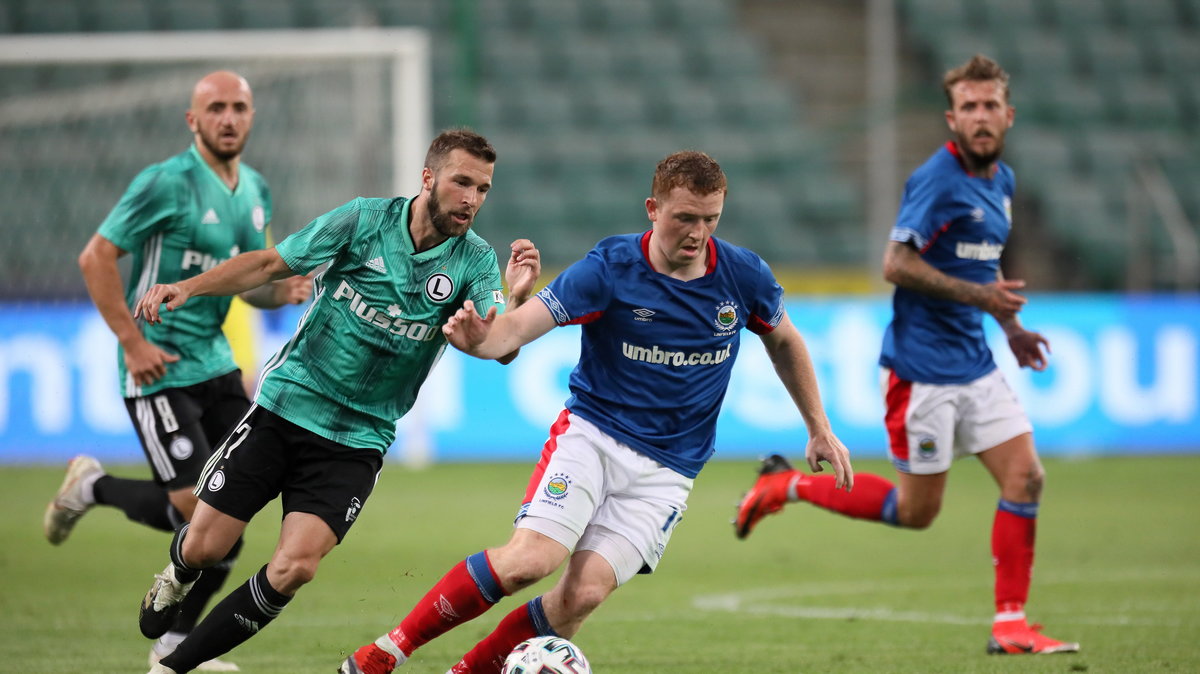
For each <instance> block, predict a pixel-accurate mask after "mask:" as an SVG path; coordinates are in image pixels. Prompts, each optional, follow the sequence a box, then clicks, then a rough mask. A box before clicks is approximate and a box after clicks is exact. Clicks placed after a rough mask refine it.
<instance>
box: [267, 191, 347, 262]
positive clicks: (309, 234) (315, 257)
mask: <svg viewBox="0 0 1200 674" xmlns="http://www.w3.org/2000/svg"><path fill="white" fill-rule="evenodd" d="M359 202H360V199H354V200H353V201H349V202H347V203H345V204H342V205H341V206H338V207H337V208H335V209H333V210H332V211H329V212H328V213H326V214H324V215H321V216H318V217H317V218H316V219H315V220H313V221H312V222H310V223H308V224H307V225H305V226H304V228H303V229H301V230H300V231H298V232H296V233H295V234H292V235H291V236H289V237H287V238H286V239H284V240H283V241H280V242H279V244H278V245H277V246H275V250H276V251H277V252H278V253H279V256H280V257H282V258H283V261H284V263H285V264H287V266H288V268H289V269H291V270H292V271H294V272H296V273H297V274H307V273H308V272H310V271H312V270H314V269H316V268H317V267H319V266H321V265H323V264H325V263H326V262H328V261H330V260H332V259H333V258H335V257H337V255H338V253H340V252H342V251H343V250H345V249H346V248H347V247H349V246H350V244H351V242H352V241H353V239H354V235H355V232H356V231H357V229H358V220H359V214H360V212H361V211H360V203H359Z"/></svg>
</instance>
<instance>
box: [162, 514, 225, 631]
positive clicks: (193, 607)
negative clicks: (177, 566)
mask: <svg viewBox="0 0 1200 674" xmlns="http://www.w3.org/2000/svg"><path fill="white" fill-rule="evenodd" d="M241 550H242V539H240V538H239V539H237V542H236V543H234V544H233V547H232V548H230V550H229V554H227V555H225V559H222V560H221V561H219V562H217V563H216V564H215V565H213V566H210V567H208V568H207V569H205V570H204V575H202V576H200V578H199V579H198V580H196V584H195V585H193V586H192V591H191V592H188V595H187V596H186V597H184V599H183V605H182V606H180V607H179V617H177V618H176V619H175V624H174V625H172V626H171V631H172V632H180V633H182V634H187V633H189V632H191V631H192V630H193V629H194V628H195V627H196V621H197V620H199V619H200V614H201V613H203V612H204V607H205V606H207V605H208V600H209V599H211V598H212V596H213V595H214V594H216V593H217V591H218V590H220V589H221V586H222V585H224V584H225V580H226V579H227V578H229V572H230V571H232V570H233V563H234V562H236V561H237V557H238V553H239V552H241Z"/></svg>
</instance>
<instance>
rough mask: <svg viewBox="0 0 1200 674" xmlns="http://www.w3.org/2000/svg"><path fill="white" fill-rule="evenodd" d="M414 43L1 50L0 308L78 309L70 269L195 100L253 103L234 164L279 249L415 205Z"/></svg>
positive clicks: (317, 33) (193, 36) (68, 44)
mask: <svg viewBox="0 0 1200 674" xmlns="http://www.w3.org/2000/svg"><path fill="white" fill-rule="evenodd" d="M428 54H429V41H428V37H427V35H426V33H425V32H424V31H423V30H420V29H415V28H396V29H366V28H364V29H348V30H311V31H262V32H259V31H229V32H221V31H204V32H172V33H120V34H69V35H24V36H22V35H18V36H6V37H5V39H4V40H0V148H3V150H2V151H0V203H3V204H4V205H5V207H4V209H2V210H0V219H2V222H0V227H2V228H3V231H4V242H3V245H0V301H8V302H13V301H16V302H20V303H26V302H44V301H49V300H59V299H79V298H84V297H86V292H85V289H84V287H83V282H82V279H81V277H80V274H79V272H78V269H77V267H76V263H75V259H76V256H77V255H78V254H79V251H80V250H81V249H82V248H83V246H84V244H85V243H86V242H87V240H88V238H89V237H90V236H91V235H92V234H93V233H94V232H95V230H96V227H97V226H98V225H99V224H100V222H101V220H102V219H103V218H104V216H105V215H106V214H107V213H108V211H109V209H111V208H112V206H113V205H114V204H115V203H116V201H117V199H118V198H119V197H120V195H121V194H122V193H123V192H124V190H125V188H126V187H127V186H128V184H129V182H130V180H132V178H133V177H134V176H135V175H136V174H137V173H138V172H139V171H140V170H141V169H143V168H144V167H146V166H147V165H149V164H152V163H155V162H159V161H162V160H164V159H166V158H167V157H170V156H172V155H174V154H177V153H179V152H181V151H183V150H184V149H185V148H186V147H187V146H188V144H189V143H190V140H191V134H190V132H189V131H188V130H187V126H186V123H185V121H184V112H185V111H186V109H187V107H188V105H189V103H190V97H191V90H192V86H193V85H194V84H195V82H196V80H198V79H199V78H200V77H202V76H203V75H204V74H205V73H207V72H210V71H212V70H217V69H229V70H235V71H237V72H239V73H241V74H242V75H244V76H245V77H246V79H247V80H248V81H249V82H250V86H251V88H252V89H253V91H254V102H255V108H256V115H255V123H254V130H253V131H252V132H251V134H250V139H249V142H248V143H247V145H246V151H245V154H244V156H243V158H244V161H245V162H246V163H247V164H249V165H251V166H253V167H254V168H255V169H257V170H258V171H259V172H261V173H262V174H263V176H264V177H265V178H266V179H267V182H268V183H269V184H270V186H271V191H272V196H273V202H274V216H273V218H272V232H273V235H274V238H275V240H279V239H281V238H282V237H284V236H286V235H287V234H289V233H291V232H293V231H295V230H296V229H298V228H299V227H301V226H303V225H304V224H306V223H307V222H308V221H309V220H311V219H312V218H313V217H315V216H317V215H319V214H321V213H324V212H325V211H328V210H330V209H332V208H334V207H335V206H337V205H339V204H342V203H344V202H346V201H348V200H349V199H351V198H353V197H355V196H394V195H408V194H414V193H415V191H416V189H417V188H418V187H419V179H420V168H421V164H422V161H423V159H424V151H425V147H426V145H427V144H428V142H429V137H430V130H431V102H430V101H431V99H430V91H429V75H428V69H429V56H428Z"/></svg>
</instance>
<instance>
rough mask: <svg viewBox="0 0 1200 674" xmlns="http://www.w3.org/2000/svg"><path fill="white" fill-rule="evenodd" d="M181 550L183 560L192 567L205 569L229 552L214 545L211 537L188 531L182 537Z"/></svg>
mask: <svg viewBox="0 0 1200 674" xmlns="http://www.w3.org/2000/svg"><path fill="white" fill-rule="evenodd" d="M181 550H182V552H183V561H185V562H187V565H188V566H190V567H192V568H193V569H207V568H208V567H210V566H212V565H214V564H216V563H217V562H219V561H221V560H222V559H225V555H226V554H228V553H229V550H227V549H225V548H223V547H221V546H217V545H215V544H214V542H213V541H212V540H211V539H207V538H205V537H203V536H198V535H195V534H193V533H192V532H190V531H189V532H188V536H187V537H186V538H184V539H183V546H182V547H181Z"/></svg>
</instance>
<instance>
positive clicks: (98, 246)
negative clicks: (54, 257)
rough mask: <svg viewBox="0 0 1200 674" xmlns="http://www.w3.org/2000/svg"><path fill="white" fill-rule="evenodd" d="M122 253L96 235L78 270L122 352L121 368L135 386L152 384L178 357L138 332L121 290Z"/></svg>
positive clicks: (84, 251) (84, 253) (112, 244)
mask: <svg viewBox="0 0 1200 674" xmlns="http://www.w3.org/2000/svg"><path fill="white" fill-rule="evenodd" d="M125 253H126V251H125V250H123V249H121V248H120V247H119V246H117V245H116V244H115V243H113V242H112V241H109V240H108V239H106V238H104V237H103V236H101V235H100V234H93V235H92V238H91V239H90V240H89V241H88V242H87V245H86V246H84V248H83V252H81V253H80V254H79V271H80V272H82V274H83V282H84V285H86V286H87V290H88V295H90V296H91V298H92V303H93V304H95V305H96V309H97V310H98V311H99V312H100V316H101V317H102V318H104V322H105V323H107V324H108V329H109V330H112V332H113V334H114V335H116V337H117V341H119V342H120V343H121V348H122V349H123V350H124V352H125V369H126V370H128V371H129V374H130V375H131V376H132V377H133V380H134V381H135V382H136V383H137V384H138V386H146V385H149V384H153V383H154V382H155V381H157V380H159V379H161V378H162V376H163V375H164V374H166V373H167V363H174V362H175V361H177V360H179V356H177V355H175V354H172V353H167V352H166V351H163V350H162V349H160V348H158V347H157V346H155V345H154V344H151V343H150V342H148V341H146V338H145V336H143V335H142V331H141V330H139V329H138V326H137V323H136V322H135V321H134V319H133V314H132V313H130V311H129V307H128V306H126V305H125V293H124V291H123V290H122V288H121V270H120V268H119V267H117V258H119V257H121V256H122V255H124V254H125Z"/></svg>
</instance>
